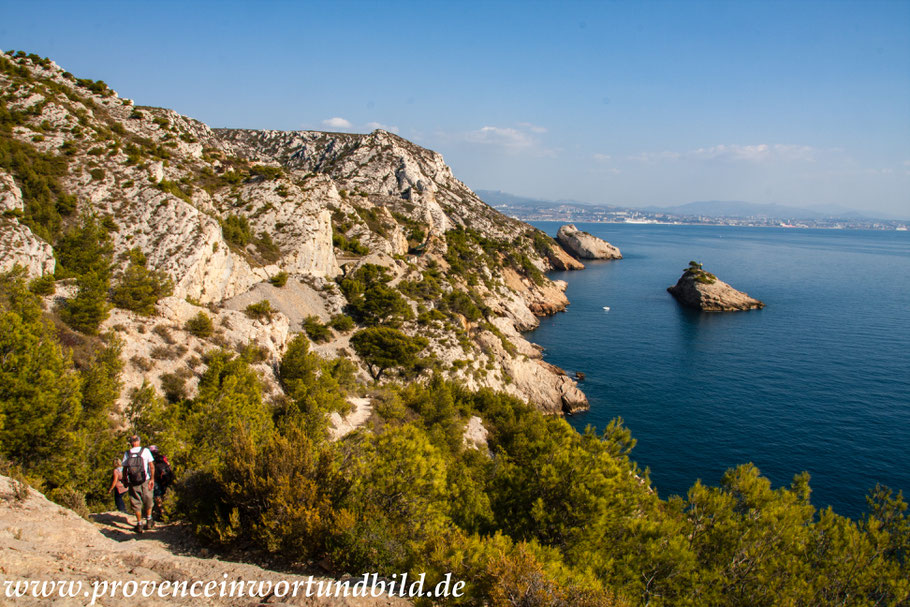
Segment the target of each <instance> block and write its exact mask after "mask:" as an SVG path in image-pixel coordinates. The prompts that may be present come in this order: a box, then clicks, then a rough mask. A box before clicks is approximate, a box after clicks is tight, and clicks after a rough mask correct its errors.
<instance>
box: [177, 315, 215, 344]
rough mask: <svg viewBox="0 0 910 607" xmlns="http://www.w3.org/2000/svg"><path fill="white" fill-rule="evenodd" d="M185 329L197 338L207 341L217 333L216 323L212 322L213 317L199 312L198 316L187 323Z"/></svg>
mask: <svg viewBox="0 0 910 607" xmlns="http://www.w3.org/2000/svg"><path fill="white" fill-rule="evenodd" d="M184 329H186V331H188V332H189V333H191V334H193V335H195V336H196V337H199V338H201V339H205V338H206V337H211V336H212V334H213V333H214V332H215V323H214V322H212V317H211V316H209V315H208V314H206V313H205V312H199V313H198V314H196V316H194V317H192V318H191V319H189V320H188V321H186V324H185V325H184Z"/></svg>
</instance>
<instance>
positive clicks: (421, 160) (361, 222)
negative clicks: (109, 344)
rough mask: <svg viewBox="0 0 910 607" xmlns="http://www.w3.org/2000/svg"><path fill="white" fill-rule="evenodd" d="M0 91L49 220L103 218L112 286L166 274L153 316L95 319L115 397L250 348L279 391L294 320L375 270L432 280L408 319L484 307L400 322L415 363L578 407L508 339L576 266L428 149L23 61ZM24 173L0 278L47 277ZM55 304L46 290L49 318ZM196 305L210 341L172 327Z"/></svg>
mask: <svg viewBox="0 0 910 607" xmlns="http://www.w3.org/2000/svg"><path fill="white" fill-rule="evenodd" d="M0 90H2V93H3V107H4V108H5V110H6V111H7V113H8V114H9V115H10V119H9V120H7V121H6V123H7V124H8V125H9V130H8V132H9V133H10V136H11V137H12V138H13V139H14V140H15V143H16V145H26V146H30V147H31V148H32V149H33V150H34V152H35V153H37V154H41V155H44V156H46V157H47V158H51V159H54V160H55V161H59V162H65V164H66V170H65V172H64V173H63V174H62V175H61V176H60V177H59V183H60V185H61V187H62V189H63V190H64V191H65V192H66V194H67V195H68V196H71V197H73V198H74V200H75V201H76V204H75V209H71V210H68V211H67V212H66V213H61V215H62V223H63V225H62V228H61V230H64V231H65V230H66V229H67V228H68V226H73V225H76V224H77V223H78V222H79V218H80V217H81V216H83V215H86V214H89V215H94V216H95V217H98V218H104V219H105V221H106V222H107V223H108V225H110V226H111V227H110V230H109V233H110V237H111V239H112V242H113V247H114V257H113V258H114V261H115V266H116V267H115V281H116V280H117V276H119V274H120V273H121V272H122V271H123V270H124V268H125V267H126V264H127V260H128V251H129V250H131V249H134V248H138V249H140V250H141V251H142V253H144V254H145V256H146V258H147V260H148V266H149V267H150V268H154V269H160V270H163V271H165V272H166V273H167V274H168V275H169V276H170V277H171V279H172V280H173V283H174V292H173V296H172V297H169V298H166V299H164V300H162V301H161V302H160V303H159V305H158V309H157V313H156V315H155V316H152V317H146V316H140V315H138V314H135V313H132V312H127V311H115V312H114V313H112V315H111V317H110V318H109V319H108V320H107V321H106V322H105V323H104V325H102V330H103V331H113V332H115V333H118V334H120V335H121V337H123V338H124V341H125V347H124V351H125V355H124V358H125V359H126V367H125V370H124V374H123V379H124V383H125V385H126V387H127V389H126V390H124V396H123V399H124V401H125V399H126V398H127V397H128V394H129V388H131V387H135V386H137V385H139V384H141V383H142V381H143V380H149V381H151V382H152V384H153V385H156V386H157V385H159V382H160V378H161V376H162V375H164V374H167V373H180V374H182V375H183V376H186V377H187V378H188V380H187V388H188V390H189V394H188V395H190V396H191V395H192V390H193V386H194V382H195V378H196V377H198V375H199V374H200V373H201V372H202V371H204V364H201V365H200V364H199V363H198V359H199V353H200V352H201V351H204V350H206V349H211V348H212V347H216V346H217V347H229V348H235V349H239V348H242V347H245V346H246V344H248V343H253V344H256V345H258V346H259V347H261V348H262V349H263V351H264V352H266V354H267V358H266V360H264V361H263V362H262V364H261V371H262V374H263V376H264V379H265V380H266V384H267V385H272V386H277V383H276V382H275V381H274V371H273V369H274V368H275V364H276V363H277V361H278V360H279V358H280V356H281V354H282V353H283V351H284V348H285V346H286V344H287V342H288V340H289V339H290V337H292V336H293V334H294V333H295V332H298V331H300V330H301V328H302V326H301V325H302V320H303V318H305V316H307V315H309V313H312V314H313V315H315V316H317V317H318V318H320V319H322V320H327V319H328V318H330V317H331V316H332V315H334V314H338V313H340V312H341V311H342V310H343V309H344V306H345V305H346V303H347V302H346V300H345V299H344V296H343V295H342V294H341V293H340V291H339V289H338V286H337V284H336V283H335V279H336V278H338V277H339V276H342V275H344V274H345V273H347V272H352V271H354V270H355V269H357V268H358V267H361V266H363V265H365V264H368V263H371V264H377V265H381V266H383V267H386V268H387V269H388V271H389V273H390V274H391V276H392V281H391V283H390V284H391V285H393V286H396V285H399V284H401V283H402V281H409V282H418V281H420V280H422V279H423V278H424V277H425V276H426V275H427V272H428V271H430V270H433V271H437V272H440V273H441V275H442V277H443V279H442V280H441V281H440V290H441V293H440V295H436V296H433V297H429V298H424V299H421V298H420V297H416V298H415V297H411V296H407V300H408V302H409V304H410V306H411V307H412V309H413V310H414V312H415V314H414V315H415V317H419V316H420V315H421V313H422V312H430V311H433V310H438V309H439V308H440V307H441V303H440V297H441V296H444V295H446V294H449V293H459V292H461V293H465V294H467V295H468V296H470V297H471V298H472V299H473V300H474V301H476V302H478V304H479V305H480V304H482V309H483V310H484V314H483V316H482V317H481V318H472V319H471V320H469V319H468V318H466V317H465V316H463V315H461V314H459V313H458V312H453V311H446V312H445V316H446V318H445V319H444V320H441V319H439V318H438V315H437V318H435V319H433V320H429V321H427V322H425V324H421V323H419V322H417V321H416V320H411V321H408V322H406V323H405V324H404V325H403V327H402V330H404V331H405V332H406V333H409V334H416V333H420V334H421V335H424V336H426V337H427V338H428V339H429V342H430V343H429V346H428V347H427V349H426V352H425V355H431V356H433V357H435V358H436V360H438V361H439V363H440V368H441V370H442V371H443V372H444V373H445V374H447V375H448V376H449V377H451V378H453V379H456V380H458V381H460V382H461V383H463V384H465V385H466V386H468V387H469V388H481V387H490V388H494V389H497V390H503V391H505V392H508V393H510V394H513V395H515V396H518V397H520V398H522V399H524V400H527V401H530V402H532V403H534V404H535V405H537V406H538V407H539V408H540V409H542V410H544V411H547V412H551V413H558V412H561V411H573V410H577V409H581V408H586V407H587V400H586V398H585V397H584V394H583V393H582V392H581V391H580V390H579V389H578V387H577V386H576V384H575V382H574V381H573V380H571V379H569V378H568V377H566V376H565V374H564V373H562V372H561V370H559V369H558V368H556V367H553V366H552V365H549V364H547V363H545V362H544V361H543V360H542V359H541V355H540V350H539V348H536V347H535V346H533V345H532V344H530V343H529V342H528V341H526V340H525V339H524V338H523V337H522V335H521V332H523V331H527V330H530V329H533V328H534V327H536V326H537V324H538V316H541V315H546V314H552V313H555V312H557V311H560V310H562V309H564V308H565V306H566V305H567V304H568V300H567V299H566V297H565V295H564V293H563V291H564V289H565V283H559V282H553V281H551V280H549V279H547V278H546V276H545V275H544V274H543V272H545V271H547V270H550V269H564V268H572V267H579V266H580V264H577V262H574V260H572V259H570V258H569V256H567V255H565V253H564V252H563V251H562V250H561V249H560V247H559V246H557V245H556V243H555V242H553V241H552V239H549V238H548V237H546V236H545V235H544V234H543V233H541V232H539V231H538V230H535V229H534V228H532V227H531V226H528V225H526V224H524V223H521V222H519V221H517V220H513V219H510V218H508V217H505V216H504V215H502V214H500V213H499V212H497V211H495V210H494V209H492V208H491V207H489V206H488V205H486V204H485V203H484V202H483V201H481V200H480V199H479V198H478V197H477V196H476V195H475V194H474V193H473V192H472V191H471V190H470V189H469V188H467V186H465V185H464V184H463V183H462V182H460V181H459V180H457V179H456V178H455V177H454V176H453V175H452V172H451V170H450V169H449V167H448V166H446V165H445V163H444V161H443V159H442V157H441V156H440V155H439V154H437V153H435V152H432V151H430V150H426V149H424V148H421V147H419V146H417V145H415V144H413V143H411V142H409V141H406V140H404V139H402V138H400V137H398V136H396V135H393V134H391V133H388V132H385V131H381V130H380V131H374V132H373V133H369V134H363V135H354V134H344V133H323V132H313V131H300V132H281V131H250V130H231V129H212V128H209V127H208V126H207V125H205V124H203V123H201V122H199V121H196V120H193V119H191V118H187V117H184V116H181V115H180V114H177V113H176V112H174V111H171V110H167V109H162V108H153V107H140V106H135V105H134V104H133V102H132V101H130V100H128V99H121V98H119V97H118V96H117V94H116V93H115V92H113V91H112V90H110V89H109V88H107V87H106V85H103V83H100V84H99V83H92V82H91V81H88V82H87V83H86V81H80V80H77V79H75V78H74V77H73V76H72V75H70V74H68V73H67V72H64V71H63V70H62V69H61V68H59V67H58V66H57V65H55V64H54V63H53V62H50V61H47V60H38V59H32V58H31V57H23V56H12V55H5V56H3V69H2V70H0ZM21 179H22V176H21V175H17V174H16V171H15V170H11V169H10V168H9V167H7V168H6V169H4V168H0V201H2V205H3V208H4V213H3V217H2V219H0V230H2V233H3V239H2V242H3V244H2V246H0V268H3V269H6V268H10V267H12V266H13V265H16V264H18V265H21V266H23V267H25V268H26V270H27V271H28V273H29V275H31V276H40V275H42V274H47V273H50V272H53V271H54V264H55V261H54V255H53V253H54V251H53V247H52V243H53V238H52V237H49V236H48V235H47V234H46V232H45V231H43V230H44V229H45V228H44V227H42V226H40V225H39V223H40V222H36V219H35V214H34V211H33V209H31V207H30V204H32V203H31V202H30V201H29V200H23V197H22V194H21V192H19V188H20V186H21ZM231 221H235V222H243V223H245V224H246V225H247V226H248V232H249V238H248V239H247V241H246V242H238V241H236V240H231V239H230V238H229V237H228V236H227V235H226V228H225V226H226V225H228V224H229V223H230V222H231ZM39 228H40V229H39ZM36 230H37V231H36ZM354 242H356V243H358V246H357V247H355V246H352V245H351V243H354ZM280 272H286V273H287V274H288V275H289V280H288V286H286V287H284V289H281V290H276V289H274V288H272V287H271V285H270V284H269V282H268V281H269V279H270V278H271V277H273V276H275V275H276V274H278V273H280ZM67 295H68V293H67V291H66V289H65V288H64V289H60V290H58V294H57V296H56V297H55V298H49V299H48V303H49V309H51V307H52V304H53V303H54V302H56V303H60V302H61V301H62V300H65V299H66V297H67ZM69 295H72V293H69ZM244 298H245V299H244ZM253 299H256V300H257V301H258V300H261V299H268V300H269V301H270V302H271V305H272V308H273V309H274V310H275V313H274V314H272V315H271V317H269V318H266V319H259V320H256V319H251V318H249V317H247V316H246V315H245V314H243V313H242V312H241V311H240V310H242V309H243V307H244V306H245V305H246V304H247V302H248V301H252V300H253ZM301 302H303V303H301ZM303 309H305V310H307V314H303V313H302V312H301V310H303ZM200 311H205V312H206V313H208V314H210V315H212V316H213V318H214V320H215V326H216V330H215V334H214V335H213V336H212V337H209V338H197V337H193V336H192V335H190V334H189V333H188V332H187V331H186V330H185V329H184V325H185V322H186V320H188V319H189V318H191V317H192V316H194V315H195V314H198V313H199V312H200ZM159 325H160V326H162V327H163V328H162V329H160V330H159V331H158V332H157V333H155V332H153V331H151V330H152V329H155V328H157V327H159ZM165 333H167V334H168V335H169V336H170V337H169V338H168V339H164V338H162V339H163V340H164V343H161V344H159V343H157V339H158V337H160V336H161V335H163V334H165ZM153 335H155V336H157V337H152V336H153ZM349 338H350V335H349V334H346V333H344V332H339V331H334V332H332V339H331V340H330V342H329V343H328V344H323V345H320V346H319V347H318V348H317V351H320V352H321V353H324V354H329V355H331V354H341V355H344V356H348V357H350V358H352V360H354V361H355V362H358V361H357V358H356V356H355V355H354V354H353V353H352V352H351V351H350V349H349V348H348V347H347V343H348V340H349ZM167 341H173V342H174V343H175V344H178V345H176V346H175V345H174V344H168V343H166V342H167ZM155 346H161V347H168V348H170V354H169V355H168V357H166V358H163V359H162V358H160V357H158V358H156V357H154V356H151V350H152V349H154V348H155ZM158 352H159V354H160V353H161V350H160V349H159V350H158ZM275 389H278V388H275Z"/></svg>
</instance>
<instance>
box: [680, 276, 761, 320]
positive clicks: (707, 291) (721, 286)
mask: <svg viewBox="0 0 910 607" xmlns="http://www.w3.org/2000/svg"><path fill="white" fill-rule="evenodd" d="M667 291H669V292H670V294H671V295H673V297H675V298H676V301H678V302H679V303H680V304H682V305H684V306H686V307H689V308H694V309H696V310H702V311H705V312H736V311H741V310H759V309H761V308H764V307H765V304H764V303H762V302H761V301H759V300H757V299H755V298H754V297H749V295H748V294H746V293H743V292H742V291H737V290H736V289H734V288H733V287H731V286H730V285H728V284H727V283H725V282H724V281H722V280H719V279H718V278H717V277H715V276H714V275H713V274H710V273H708V272H705V271H704V270H701V269H700V268H699V269H688V270H686V271H685V272H683V275H682V276H681V277H680V278H679V280H678V281H677V282H676V284H675V285H673V286H672V287H667Z"/></svg>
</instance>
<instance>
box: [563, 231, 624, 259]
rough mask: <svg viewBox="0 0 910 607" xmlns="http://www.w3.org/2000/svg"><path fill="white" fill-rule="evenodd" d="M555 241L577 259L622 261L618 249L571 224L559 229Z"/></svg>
mask: <svg viewBox="0 0 910 607" xmlns="http://www.w3.org/2000/svg"><path fill="white" fill-rule="evenodd" d="M556 241H557V242H558V243H559V244H561V245H562V246H563V247H564V248H565V249H566V250H567V251H568V252H569V253H571V254H572V255H574V256H575V257H577V258H579V259H622V253H620V252H619V249H618V248H616V247H614V246H613V245H611V244H610V243H609V242H607V241H605V240H602V239H600V238H598V237H597V236H592V235H591V234H588V233H587V232H582V231H581V230H579V229H578V228H576V227H575V226H574V225H572V224H567V225H564V226H562V227H561V228H559V231H558V232H557V233H556Z"/></svg>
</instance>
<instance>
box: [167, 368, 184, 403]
mask: <svg viewBox="0 0 910 607" xmlns="http://www.w3.org/2000/svg"><path fill="white" fill-rule="evenodd" d="M161 390H162V391H163V392H164V397H165V398H167V399H168V400H169V401H170V402H172V403H175V402H177V401H179V400H183V399H184V398H186V395H187V394H186V380H185V379H184V378H182V377H180V376H179V375H177V374H176V373H164V374H163V375H162V376H161Z"/></svg>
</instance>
